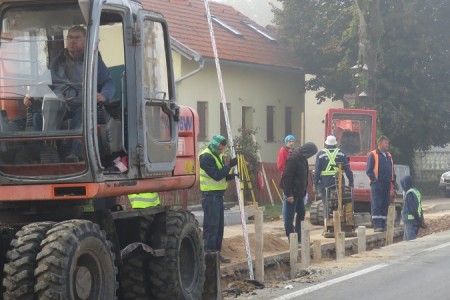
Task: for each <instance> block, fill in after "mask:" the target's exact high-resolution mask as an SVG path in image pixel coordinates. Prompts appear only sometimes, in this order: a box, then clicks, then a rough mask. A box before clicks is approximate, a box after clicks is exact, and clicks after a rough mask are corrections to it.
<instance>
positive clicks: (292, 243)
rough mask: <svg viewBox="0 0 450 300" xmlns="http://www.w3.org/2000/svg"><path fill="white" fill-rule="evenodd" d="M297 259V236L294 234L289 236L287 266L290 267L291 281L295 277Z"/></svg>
mask: <svg viewBox="0 0 450 300" xmlns="http://www.w3.org/2000/svg"><path fill="white" fill-rule="evenodd" d="M297 258H298V235H297V234H296V233H295V232H294V233H291V234H289V264H290V266H291V279H294V278H295V276H296V275H297Z"/></svg>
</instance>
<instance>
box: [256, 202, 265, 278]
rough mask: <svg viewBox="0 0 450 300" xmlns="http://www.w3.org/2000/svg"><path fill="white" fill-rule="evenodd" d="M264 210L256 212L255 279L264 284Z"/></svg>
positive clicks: (259, 208)
mask: <svg viewBox="0 0 450 300" xmlns="http://www.w3.org/2000/svg"><path fill="white" fill-rule="evenodd" d="M263 215H264V209H263V208H262V207H258V209H257V210H256V212H255V279H256V281H259V282H261V283H263V282H264V251H263V250H264V234H263V232H264V230H263Z"/></svg>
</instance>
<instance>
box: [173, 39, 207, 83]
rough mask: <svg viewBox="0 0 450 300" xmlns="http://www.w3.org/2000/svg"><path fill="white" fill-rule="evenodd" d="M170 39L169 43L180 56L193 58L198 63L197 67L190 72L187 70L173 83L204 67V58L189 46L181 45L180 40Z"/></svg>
mask: <svg viewBox="0 0 450 300" xmlns="http://www.w3.org/2000/svg"><path fill="white" fill-rule="evenodd" d="M170 40H171V44H172V46H173V48H174V49H175V50H176V51H177V52H179V53H180V54H181V55H182V56H184V57H186V58H187V59H189V60H193V61H195V62H197V63H198V64H199V66H198V68H197V69H195V70H193V71H192V72H189V73H188V74H186V75H184V76H181V77H180V78H179V79H177V80H176V81H175V84H178V83H180V82H181V81H183V80H185V79H187V78H189V77H191V76H193V75H195V74H197V73H198V72H200V71H201V70H203V68H204V67H205V59H204V58H203V56H201V55H200V54H199V53H198V52H196V51H194V50H192V49H191V48H189V47H187V46H186V45H183V44H182V43H181V42H179V41H178V40H176V39H174V38H173V37H171V38H170Z"/></svg>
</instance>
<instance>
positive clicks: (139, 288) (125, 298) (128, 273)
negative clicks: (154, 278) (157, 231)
mask: <svg viewBox="0 0 450 300" xmlns="http://www.w3.org/2000/svg"><path fill="white" fill-rule="evenodd" d="M152 221H153V216H141V217H140V218H139V229H140V236H141V241H143V242H144V243H145V242H147V240H148V238H149V236H148V234H149V229H150V228H151V227H150V226H151V224H152ZM148 260H149V259H148V258H146V257H144V256H141V257H131V258H130V259H127V260H125V261H124V262H123V266H122V267H121V268H120V270H119V274H120V276H119V277H120V290H121V295H122V297H121V298H120V299H121V300H146V299H151V294H150V289H149V286H148V281H149V280H150V278H149V270H148Z"/></svg>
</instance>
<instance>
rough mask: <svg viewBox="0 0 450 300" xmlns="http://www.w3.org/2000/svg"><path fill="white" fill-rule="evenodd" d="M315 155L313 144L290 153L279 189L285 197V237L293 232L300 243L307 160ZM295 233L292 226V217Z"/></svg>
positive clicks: (307, 144) (315, 148)
mask: <svg viewBox="0 0 450 300" xmlns="http://www.w3.org/2000/svg"><path fill="white" fill-rule="evenodd" d="M316 153H317V147H316V145H315V144H313V143H305V144H304V145H303V146H301V147H300V148H296V149H294V150H293V151H292V153H291V155H290V156H289V158H288V160H287V161H286V168H285V169H284V172H283V176H282V177H281V183H280V186H281V189H282V190H283V193H284V194H285V195H286V198H285V199H284V201H283V220H284V230H285V231H286V236H287V237H288V238H289V235H290V234H291V233H293V232H296V233H297V234H298V240H299V242H300V238H301V236H300V229H301V228H300V225H301V221H303V220H304V219H305V204H304V202H303V197H304V196H305V195H306V187H307V186H308V172H309V171H308V158H310V157H312V156H313V155H314V154H316ZM295 214H297V216H296V219H295V231H294V226H293V221H294V216H295Z"/></svg>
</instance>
